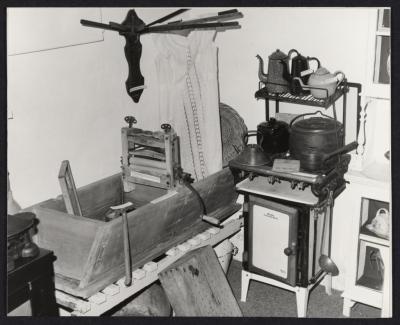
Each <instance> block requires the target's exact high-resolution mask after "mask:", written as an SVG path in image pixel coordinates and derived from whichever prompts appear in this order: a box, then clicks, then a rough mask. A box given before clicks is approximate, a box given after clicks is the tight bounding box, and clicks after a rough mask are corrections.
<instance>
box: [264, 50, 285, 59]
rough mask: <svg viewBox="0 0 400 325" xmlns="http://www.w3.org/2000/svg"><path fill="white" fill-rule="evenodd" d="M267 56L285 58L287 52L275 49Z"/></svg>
mask: <svg viewBox="0 0 400 325" xmlns="http://www.w3.org/2000/svg"><path fill="white" fill-rule="evenodd" d="M268 58H269V59H270V60H284V59H286V58H287V54H285V53H283V52H282V51H281V50H279V49H277V50H276V51H275V52H273V53H272V54H271V55H270V56H269V57H268Z"/></svg>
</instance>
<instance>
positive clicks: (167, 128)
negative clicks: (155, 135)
mask: <svg viewBox="0 0 400 325" xmlns="http://www.w3.org/2000/svg"><path fill="white" fill-rule="evenodd" d="M161 129H163V130H164V132H165V133H167V132H168V131H169V130H171V124H168V123H163V124H161Z"/></svg>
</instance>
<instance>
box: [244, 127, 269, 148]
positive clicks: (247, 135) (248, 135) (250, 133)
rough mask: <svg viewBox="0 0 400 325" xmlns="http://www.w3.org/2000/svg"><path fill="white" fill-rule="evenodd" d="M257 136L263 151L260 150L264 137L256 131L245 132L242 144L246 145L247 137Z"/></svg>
mask: <svg viewBox="0 0 400 325" xmlns="http://www.w3.org/2000/svg"><path fill="white" fill-rule="evenodd" d="M257 134H260V135H261V140H260V147H261V150H263V149H262V144H263V142H264V135H263V134H262V133H261V132H260V131H258V130H250V131H247V133H246V134H245V135H244V136H243V142H244V143H245V144H246V145H247V141H248V140H249V137H252V136H255V135H257Z"/></svg>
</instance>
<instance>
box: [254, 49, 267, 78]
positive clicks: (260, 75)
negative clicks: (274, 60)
mask: <svg viewBox="0 0 400 325" xmlns="http://www.w3.org/2000/svg"><path fill="white" fill-rule="evenodd" d="M256 58H257V59H258V60H259V63H258V79H260V81H262V82H264V83H266V82H268V74H265V73H264V60H263V59H262V57H261V56H260V55H258V54H257V55H256Z"/></svg>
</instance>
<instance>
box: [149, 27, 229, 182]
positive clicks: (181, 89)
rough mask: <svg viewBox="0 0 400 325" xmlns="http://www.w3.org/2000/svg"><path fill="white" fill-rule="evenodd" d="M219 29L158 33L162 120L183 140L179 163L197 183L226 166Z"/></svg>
mask: <svg viewBox="0 0 400 325" xmlns="http://www.w3.org/2000/svg"><path fill="white" fill-rule="evenodd" d="M214 36H215V31H194V32H191V33H190V34H189V35H188V36H187V37H184V36H180V35H174V34H156V35H154V36H153V40H154V42H155V44H156V47H157V49H158V50H159V53H158V55H157V56H156V69H157V75H158V83H159V110H160V114H159V116H160V121H159V123H160V124H161V123H170V124H171V125H172V127H173V128H174V130H175V131H176V132H177V134H178V136H179V139H180V151H181V165H182V168H183V169H184V171H186V172H188V173H190V174H192V177H193V178H194V179H195V180H196V181H197V180H200V179H203V178H205V177H207V176H208V175H210V174H212V173H215V172H217V171H218V170H220V169H221V168H222V144H221V129H220V117H219V98H218V81H217V48H216V47H215V45H214V43H213V39H214Z"/></svg>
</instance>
